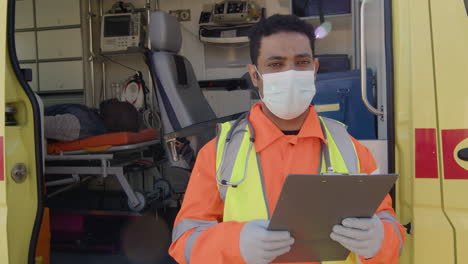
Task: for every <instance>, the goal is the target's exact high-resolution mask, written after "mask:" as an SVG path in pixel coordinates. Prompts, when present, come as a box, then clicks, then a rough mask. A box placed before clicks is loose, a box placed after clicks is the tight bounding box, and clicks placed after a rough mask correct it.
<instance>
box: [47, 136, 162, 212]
mask: <svg viewBox="0 0 468 264" xmlns="http://www.w3.org/2000/svg"><path fill="white" fill-rule="evenodd" d="M159 142H160V140H157V139H156V140H151V141H146V142H140V143H135V144H128V145H120V146H113V147H110V148H108V149H106V150H103V151H100V152H96V153H90V152H88V151H86V150H77V151H67V152H61V153H60V154H58V155H53V154H48V155H47V156H46V161H91V160H100V161H101V164H100V166H88V165H86V166H66V165H64V166H61V165H50V166H46V167H45V174H46V175H68V174H70V175H71V178H68V179H61V180H53V181H49V182H46V186H47V187H51V186H60V185H67V186H65V187H63V188H61V189H59V190H57V191H56V192H54V193H52V194H50V195H49V197H50V196H53V195H56V194H58V193H60V192H63V191H66V190H68V189H70V188H71V187H72V186H74V185H76V184H78V183H82V182H84V181H86V180H88V179H90V178H89V177H87V178H84V180H82V178H81V176H89V175H91V176H98V177H102V178H106V177H108V176H109V175H114V176H115V177H116V178H117V180H118V182H119V184H120V186H121V187H122V190H123V191H124V192H125V195H126V196H127V199H128V206H129V208H130V209H131V210H132V211H136V212H139V211H141V210H143V209H144V208H145V206H146V201H145V197H144V195H143V194H142V193H139V192H137V191H134V190H133V188H132V187H131V186H130V184H129V182H128V180H127V179H126V178H125V172H124V167H125V166H127V165H129V164H131V163H132V162H124V163H117V164H112V163H111V161H112V160H113V159H114V158H115V156H114V154H116V153H118V152H124V151H125V152H129V153H135V152H139V153H141V154H142V153H143V151H144V150H146V149H147V148H148V147H149V146H152V145H155V144H158V143H159ZM141 157H143V156H142V155H141ZM111 164H112V165H111Z"/></svg>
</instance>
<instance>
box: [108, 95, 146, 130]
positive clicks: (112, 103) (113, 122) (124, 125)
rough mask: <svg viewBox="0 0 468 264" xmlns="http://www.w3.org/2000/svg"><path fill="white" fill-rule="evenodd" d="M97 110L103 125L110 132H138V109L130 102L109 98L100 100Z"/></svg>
mask: <svg viewBox="0 0 468 264" xmlns="http://www.w3.org/2000/svg"><path fill="white" fill-rule="evenodd" d="M99 110H100V114H101V117H102V120H103V121H104V125H105V126H106V128H107V129H109V130H110V132H121V131H131V132H138V128H139V124H138V111H137V110H136V108H135V106H133V105H132V104H131V103H129V102H120V101H118V100H117V99H115V98H114V99H109V100H105V101H103V102H101V104H100V105H99Z"/></svg>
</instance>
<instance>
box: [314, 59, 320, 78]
mask: <svg viewBox="0 0 468 264" xmlns="http://www.w3.org/2000/svg"><path fill="white" fill-rule="evenodd" d="M314 65H315V66H314V67H315V79H317V72H318V71H319V68H320V62H319V59H314Z"/></svg>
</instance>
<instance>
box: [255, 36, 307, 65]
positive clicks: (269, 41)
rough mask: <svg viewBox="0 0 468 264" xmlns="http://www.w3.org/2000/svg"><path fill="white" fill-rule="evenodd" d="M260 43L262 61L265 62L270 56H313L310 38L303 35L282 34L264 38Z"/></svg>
mask: <svg viewBox="0 0 468 264" xmlns="http://www.w3.org/2000/svg"><path fill="white" fill-rule="evenodd" d="M260 43H261V44H260V52H259V59H260V60H262V59H263V60H265V59H267V58H268V57H270V56H282V57H288V56H295V55H297V54H310V55H311V56H312V49H311V47H310V41H309V38H308V37H307V36H306V35H305V34H302V33H297V32H280V33H276V34H272V35H270V36H266V37H263V38H262V40H261V42H260Z"/></svg>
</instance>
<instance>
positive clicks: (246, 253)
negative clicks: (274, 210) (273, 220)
mask: <svg viewBox="0 0 468 264" xmlns="http://www.w3.org/2000/svg"><path fill="white" fill-rule="evenodd" d="M268 224H269V221H267V220H254V221H250V222H248V223H247V224H245V225H244V227H243V228H242V230H241V233H240V240H239V247H240V252H241V254H242V257H243V258H244V260H245V262H247V264H267V263H270V262H272V261H273V260H274V259H275V258H276V257H278V256H281V255H283V254H285V253H287V252H289V251H290V250H291V245H292V244H293V243H294V238H292V237H291V234H290V233H289V232H288V231H268V230H267V227H268Z"/></svg>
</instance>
